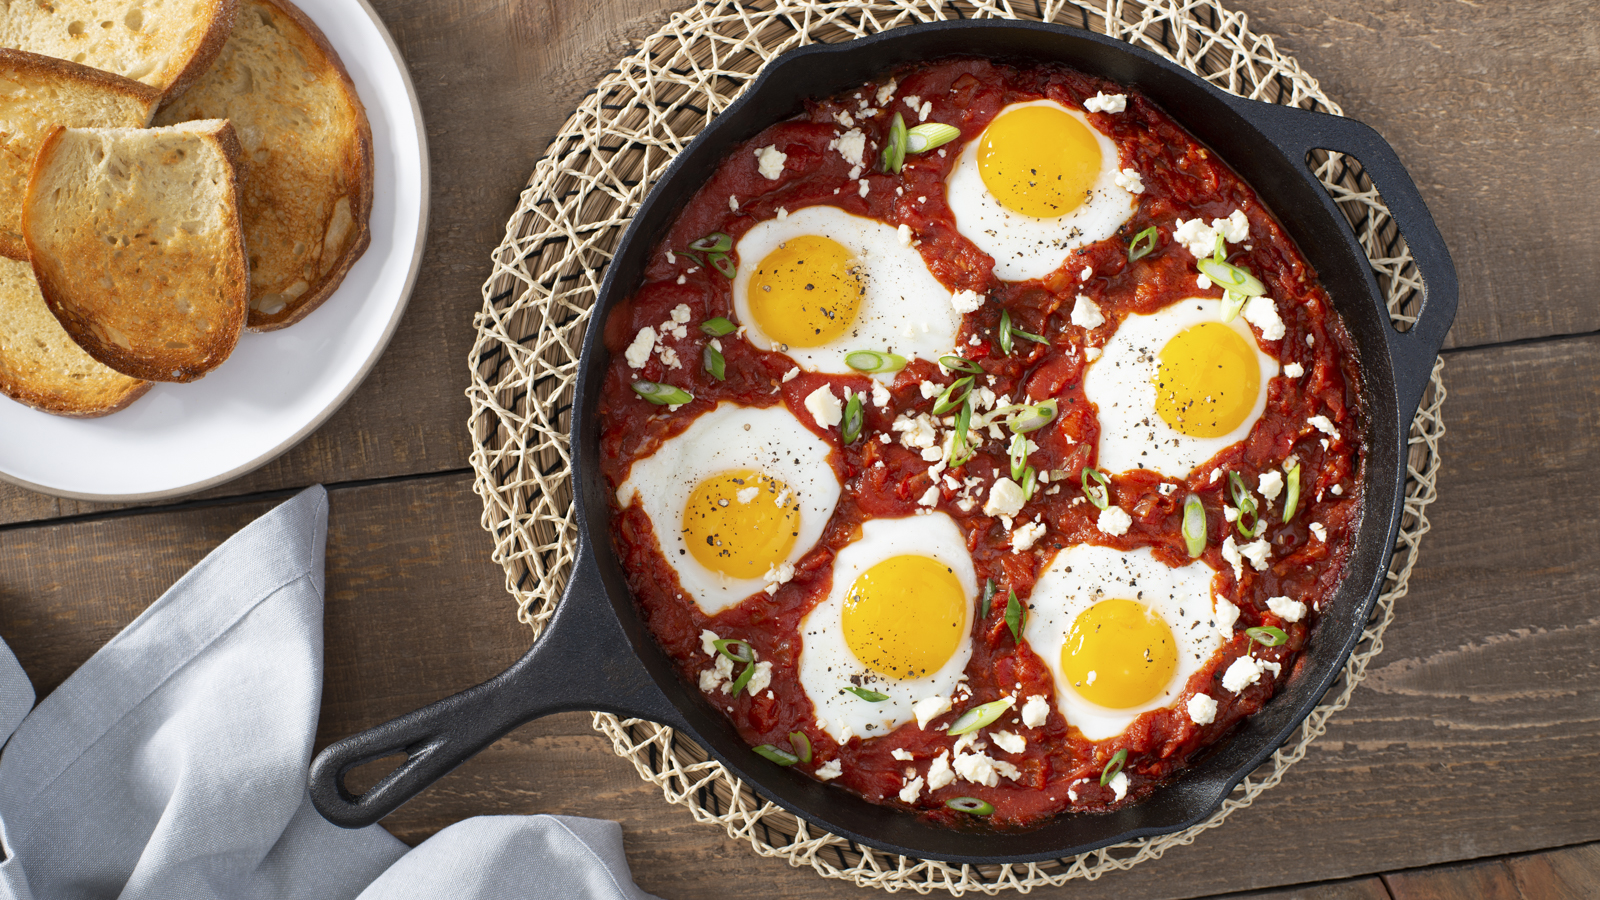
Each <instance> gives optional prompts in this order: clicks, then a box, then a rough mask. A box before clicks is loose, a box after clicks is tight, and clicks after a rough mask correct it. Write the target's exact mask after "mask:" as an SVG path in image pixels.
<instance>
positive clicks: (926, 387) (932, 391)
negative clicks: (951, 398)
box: [917, 381, 939, 400]
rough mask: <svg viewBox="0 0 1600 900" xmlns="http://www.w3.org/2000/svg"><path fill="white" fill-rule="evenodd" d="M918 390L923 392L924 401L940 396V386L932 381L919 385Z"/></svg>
mask: <svg viewBox="0 0 1600 900" xmlns="http://www.w3.org/2000/svg"><path fill="white" fill-rule="evenodd" d="M917 390H919V391H921V392H922V399H924V400H931V399H933V398H934V397H937V396H938V395H939V385H937V384H935V383H934V382H932V381H924V382H921V383H919V384H918V385H917Z"/></svg>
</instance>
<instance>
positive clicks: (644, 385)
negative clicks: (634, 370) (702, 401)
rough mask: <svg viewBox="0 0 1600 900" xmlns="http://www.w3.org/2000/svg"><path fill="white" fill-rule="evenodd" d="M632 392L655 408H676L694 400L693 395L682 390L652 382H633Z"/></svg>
mask: <svg viewBox="0 0 1600 900" xmlns="http://www.w3.org/2000/svg"><path fill="white" fill-rule="evenodd" d="M633 392H634V393H635V394H638V395H639V396H641V397H643V398H644V399H646V400H649V401H650V402H651V403H654V404H655V405H657V406H677V405H679V404H681V403H688V402H689V401H690V400H693V399H694V395H693V394H691V393H689V392H688V391H686V390H684V389H683V388H680V387H673V386H672V385H670V384H657V383H656V382H654V381H635V382H634V383H633Z"/></svg>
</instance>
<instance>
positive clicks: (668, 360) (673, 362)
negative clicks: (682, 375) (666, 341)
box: [661, 347, 683, 369]
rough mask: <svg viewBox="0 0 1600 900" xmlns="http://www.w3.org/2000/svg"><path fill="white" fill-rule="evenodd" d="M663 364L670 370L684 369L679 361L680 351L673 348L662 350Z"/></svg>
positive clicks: (663, 348)
mask: <svg viewBox="0 0 1600 900" xmlns="http://www.w3.org/2000/svg"><path fill="white" fill-rule="evenodd" d="M661 364H662V365H664V366H666V367H667V368H669V369H681V368H683V363H681V362H679V361H678V351H676V350H674V349H672V348H671V347H662V348H661Z"/></svg>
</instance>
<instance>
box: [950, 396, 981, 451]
mask: <svg viewBox="0 0 1600 900" xmlns="http://www.w3.org/2000/svg"><path fill="white" fill-rule="evenodd" d="M971 426H972V398H971V397H970V396H969V397H967V399H965V400H963V401H961V412H959V413H956V430H955V431H954V432H953V433H952V434H951V435H950V466H951V467H952V468H954V467H955V466H960V465H964V464H965V463H966V462H967V461H968V460H970V459H972V457H974V456H976V455H977V453H976V451H974V450H973V449H971V448H970V447H969V446H968V445H967V430H968V429H969V428H970V427H971Z"/></svg>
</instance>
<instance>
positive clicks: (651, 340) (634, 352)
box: [622, 325, 656, 369]
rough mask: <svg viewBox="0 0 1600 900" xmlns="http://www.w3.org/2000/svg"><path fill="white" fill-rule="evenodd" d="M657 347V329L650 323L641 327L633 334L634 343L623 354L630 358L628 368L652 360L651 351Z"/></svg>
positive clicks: (635, 367) (639, 365)
mask: <svg viewBox="0 0 1600 900" xmlns="http://www.w3.org/2000/svg"><path fill="white" fill-rule="evenodd" d="M655 348H656V330H655V329H654V328H651V327H650V326H649V325H646V326H645V327H643V328H641V329H639V333H638V334H636V335H634V336H633V343H631V344H629V345H628V349H627V350H625V351H623V353H622V355H623V357H624V358H626V359H627V360H628V368H630V369H637V368H640V367H642V366H643V365H644V364H645V363H647V362H649V361H650V353H651V352H652V351H654V350H655Z"/></svg>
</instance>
